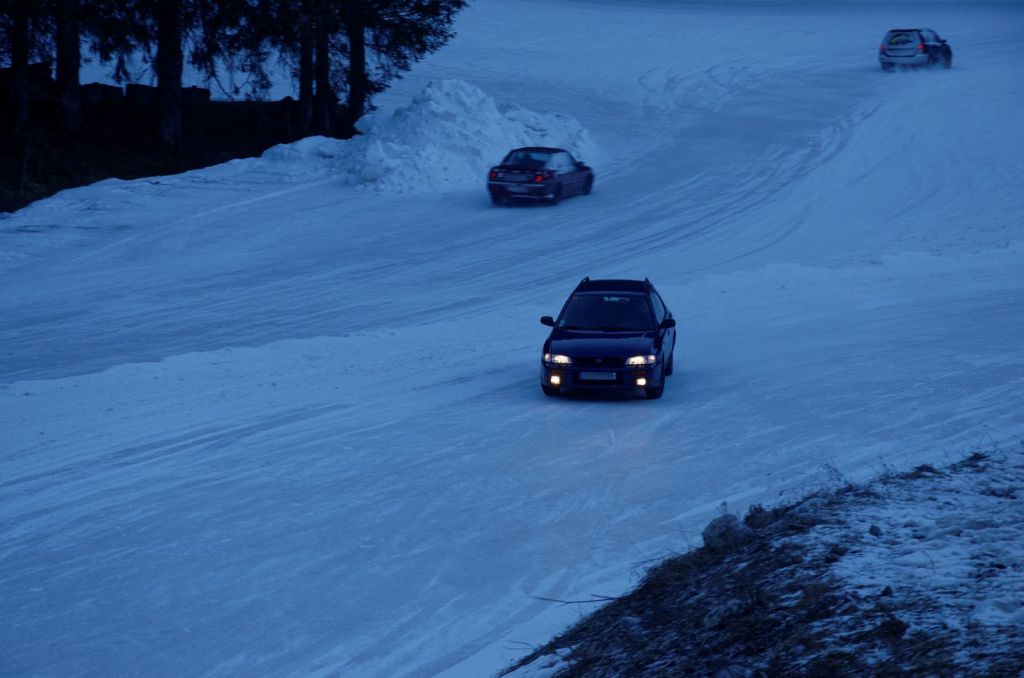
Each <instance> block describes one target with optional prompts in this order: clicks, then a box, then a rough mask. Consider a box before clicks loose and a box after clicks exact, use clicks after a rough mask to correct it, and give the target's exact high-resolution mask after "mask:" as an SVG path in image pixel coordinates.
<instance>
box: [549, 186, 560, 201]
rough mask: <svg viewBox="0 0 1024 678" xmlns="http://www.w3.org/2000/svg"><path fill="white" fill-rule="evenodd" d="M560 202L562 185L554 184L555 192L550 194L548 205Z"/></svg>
mask: <svg viewBox="0 0 1024 678" xmlns="http://www.w3.org/2000/svg"><path fill="white" fill-rule="evenodd" d="M560 202H562V184H555V190H553V191H552V192H551V199H550V200H548V204H549V205H557V204H558V203H560Z"/></svg>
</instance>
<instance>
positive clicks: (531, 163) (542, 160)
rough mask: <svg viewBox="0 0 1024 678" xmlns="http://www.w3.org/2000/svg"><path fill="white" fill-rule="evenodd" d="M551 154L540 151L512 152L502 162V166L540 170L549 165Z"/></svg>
mask: <svg viewBox="0 0 1024 678" xmlns="http://www.w3.org/2000/svg"><path fill="white" fill-rule="evenodd" d="M550 157H551V154H550V153H544V152H539V151H512V152H511V153H509V154H508V155H507V156H505V159H504V160H502V161H501V164H502V165H518V166H520V167H533V168H537V169H540V168H541V167H544V165H545V164H546V163H547V161H548V158H550Z"/></svg>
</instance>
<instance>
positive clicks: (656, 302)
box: [651, 287, 676, 363]
mask: <svg viewBox="0 0 1024 678" xmlns="http://www.w3.org/2000/svg"><path fill="white" fill-rule="evenodd" d="M651 306H652V307H653V308H654V320H655V322H657V323H658V333H659V334H660V335H661V346H662V350H663V351H664V356H665V357H664V360H665V361H666V363H667V362H668V360H669V359H670V357H671V356H672V354H673V353H674V352H675V346H676V329H675V328H674V327H662V326H661V324H662V323H663V322H664V321H666V320H668V319H669V318H671V317H672V313H671V312H670V311H669V310H668V307H667V306H665V302H664V301H662V299H661V295H659V294H658V292H657V290H655V289H654V288H653V287H652V288H651Z"/></svg>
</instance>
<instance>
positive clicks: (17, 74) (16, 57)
mask: <svg viewBox="0 0 1024 678" xmlns="http://www.w3.org/2000/svg"><path fill="white" fill-rule="evenodd" d="M10 20H11V36H10V39H11V103H12V104H13V107H14V110H13V114H14V132H15V135H17V136H21V135H22V134H23V133H25V132H27V131H28V126H29V114H28V87H29V82H28V44H29V34H28V31H29V23H28V2H27V1H26V0H15V2H14V3H13V7H12V8H11V17H10Z"/></svg>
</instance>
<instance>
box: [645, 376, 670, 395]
mask: <svg viewBox="0 0 1024 678" xmlns="http://www.w3.org/2000/svg"><path fill="white" fill-rule="evenodd" d="M664 392H665V377H664V376H663V377H662V378H661V383H660V384H658V385H657V386H651V387H650V388H646V389H644V397H645V398H647V399H648V400H657V399H658V398H660V397H661V394H662V393H664Z"/></svg>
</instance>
